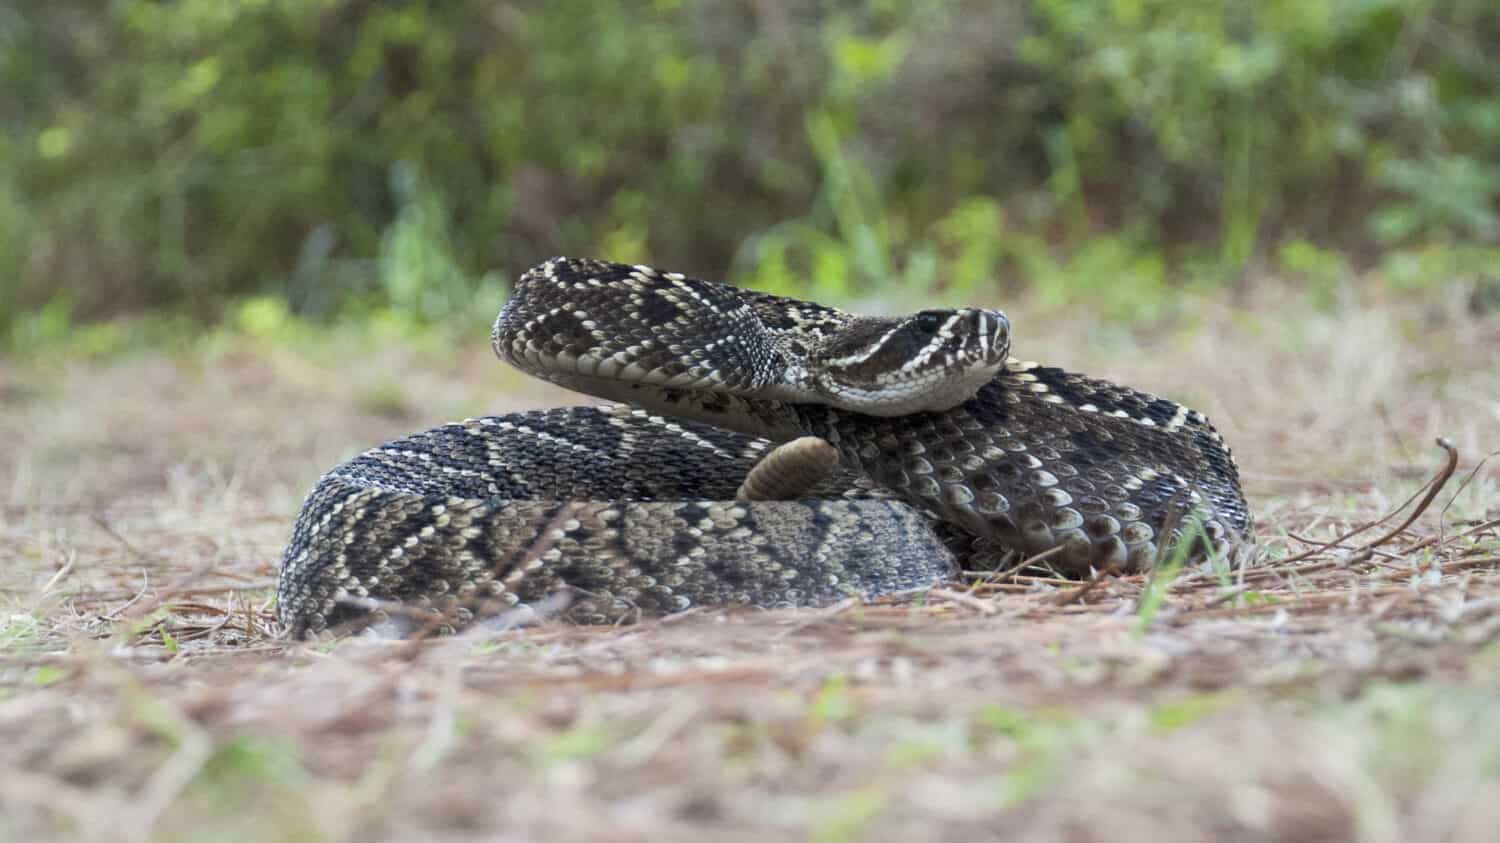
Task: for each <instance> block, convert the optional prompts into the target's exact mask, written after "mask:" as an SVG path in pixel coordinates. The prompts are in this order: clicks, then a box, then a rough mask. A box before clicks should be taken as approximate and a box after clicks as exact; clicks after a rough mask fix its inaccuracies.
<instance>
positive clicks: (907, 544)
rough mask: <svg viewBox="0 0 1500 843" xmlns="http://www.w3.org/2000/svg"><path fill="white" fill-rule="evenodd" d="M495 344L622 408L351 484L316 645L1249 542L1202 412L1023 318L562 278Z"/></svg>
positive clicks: (465, 430) (492, 425)
mask: <svg viewBox="0 0 1500 843" xmlns="http://www.w3.org/2000/svg"><path fill="white" fill-rule="evenodd" d="M492 344H493V346H494V348H495V351H496V353H497V354H498V355H499V356H500V357H501V358H502V359H504V360H507V361H508V362H510V363H512V364H515V365H517V366H519V367H520V368H522V369H523V370H525V371H528V372H530V373H531V374H534V375H537V376H539V377H542V378H545V379H547V380H550V381H552V382H554V383H557V384H560V385H562V386H566V387H569V388H572V389H576V390H579V391H584V392H588V393H590V394H593V395H595V396H598V397H602V398H606V399H610V400H614V401H620V402H623V403H618V404H606V405H600V406H586V407H572V408H563V409H554V410H541V411H533V412H525V413H514V414H510V415H504V416H495V417H487V418H477V419H470V420H468V421H464V422H457V423H453V424H448V425H443V426H441V427H437V428H434V429H432V430H428V431H425V432H422V433H417V434H413V435H411V436H407V437H405V438H402V439H398V440H395V441H393V442H390V443H387V444H385V445H382V446H380V447H378V448H375V449H373V450H370V451H368V452H366V453H364V454H362V455H360V456H358V457H355V458H354V459H352V460H350V461H349V462H346V463H344V464H343V465H340V466H338V467H337V468H335V469H333V470H332V471H331V472H329V473H328V474H327V475H325V476H324V477H323V478H322V479H321V480H320V481H319V482H318V484H317V486H316V487H315V488H314V489H313V491H312V492H311V494H310V495H309V496H308V498H307V500H306V502H305V503H304V504H303V507H302V511H301V514H300V516H299V517H298V519H297V523H296V525H295V527H294V529H293V533H292V538H291V541H290V543H289V545H288V547H287V549H286V552H285V555H284V557H283V560H282V564H281V576H280V582H279V585H278V590H277V599H278V608H279V612H280V617H281V620H282V621H283V623H285V624H286V625H287V627H288V628H289V630H290V631H291V632H292V634H294V635H304V634H307V633H311V632H318V631H321V630H324V629H327V628H330V627H332V626H336V625H339V624H340V623H341V622H343V621H346V620H352V619H355V618H359V617H363V616H365V615H366V614H367V613H368V612H369V610H370V609H371V608H372V607H374V608H377V609H378V608H382V607H389V606H391V605H394V604H400V605H401V606H402V607H403V611H406V612H411V611H413V610H416V611H427V612H431V613H432V614H433V615H434V616H435V617H438V618H441V619H442V622H443V623H445V624H446V623H460V624H461V623H463V622H466V621H468V620H470V619H472V617H473V616H474V614H475V613H476V612H480V611H489V610H493V609H496V608H503V607H508V606H516V605H532V604H535V603H536V602H537V601H539V600H542V599H543V598H546V597H548V596H549V595H554V594H557V593H560V592H564V593H566V594H567V595H569V597H570V599H569V601H568V605H567V607H566V609H565V610H563V613H564V616H565V617H567V618H568V619H571V620H576V621H583V622H611V621H619V620H626V619H631V618H633V617H636V616H638V615H641V614H647V615H652V614H662V613H668V612H673V611H677V610H681V609H685V608H688V607H690V606H705V605H719V604H741V605H755V606H810V605H826V604H829V603H832V602H835V601H837V600H840V599H842V598H845V597H847V596H850V595H858V596H864V597H872V596H877V595H881V594H887V593H891V592H896V591H902V590H910V589H918V588H923V587H927V586H931V585H933V584H934V583H936V582H939V581H941V580H943V579H945V578H948V577H951V576H952V575H953V574H954V573H955V572H956V565H957V564H958V562H960V561H961V562H963V563H964V564H965V565H968V564H969V563H970V561H971V560H975V559H988V560H990V561H992V562H993V561H995V560H997V559H1000V558H1002V557H1006V555H1007V554H1008V557H1007V558H1011V559H1014V558H1016V557H1018V556H1020V555H1028V554H1038V553H1043V552H1049V551H1050V553H1048V556H1049V557H1050V558H1049V559H1048V564H1050V565H1051V566H1052V567H1053V568H1054V569H1055V570H1058V571H1060V572H1063V573H1068V574H1074V575H1077V574H1082V573H1086V572H1087V571H1088V570H1089V569H1090V568H1114V569H1118V570H1138V569H1142V568H1146V567H1149V566H1150V565H1151V564H1153V562H1154V561H1155V560H1157V559H1158V558H1160V557H1161V556H1162V555H1163V554H1164V553H1167V552H1168V551H1170V550H1171V549H1172V548H1174V547H1178V546H1181V547H1183V548H1195V549H1197V550H1201V549H1202V548H1204V547H1211V546H1218V545H1221V544H1222V543H1223V542H1224V541H1225V540H1226V538H1228V537H1230V536H1232V535H1237V534H1240V533H1242V532H1243V531H1245V530H1246V529H1247V528H1248V526H1249V521H1250V517H1249V513H1248V509H1247V507H1246V504H1245V499H1244V496H1243V495H1242V493H1241V491H1240V487H1239V479H1238V472H1237V469H1236V467H1235V464H1234V461H1233V459H1232V457H1231V456H1230V453H1229V450H1228V448H1227V447H1226V446H1225V444H1224V442H1223V440H1222V439H1221V437H1220V436H1219V435H1218V433H1217V432H1215V430H1214V428H1213V426H1212V425H1210V424H1209V422H1208V420H1207V419H1206V418H1205V417H1204V416H1203V415H1202V414H1200V413H1198V412H1197V411H1194V410H1190V409H1188V408H1186V407H1184V406H1182V405H1180V404H1177V403H1176V402H1173V401H1169V400H1167V399H1164V398H1157V397H1156V396H1153V395H1150V394H1146V393H1142V392H1137V391H1135V390H1132V389H1129V388H1127V387H1123V386H1119V385H1117V384H1113V383H1110V382H1107V381H1102V380H1095V379H1090V378H1086V377H1083V376H1081V375H1077V374H1072V373H1069V372H1065V371H1062V370H1060V369H1056V368H1052V367H1047V366H1041V365H1038V364H1035V363H1030V362H1022V361H1019V360H1016V359H1014V358H1011V357H1009V348H1010V323H1009V322H1008V321H1007V319H1006V317H1005V316H1004V314H1002V313H1000V312H999V311H992V310H984V309H977V308H960V309H945V310H925V311H922V312H919V313H917V314H914V315H912V316H907V317H900V318H871V317H858V316H852V315H850V314H846V313H843V312H841V311H838V310H834V309H832V308H828V307H823V306H821V305H817V304H812V303H809V302H801V301H796V300H793V299H787V298H780V297H776V296H772V295H768V294H764V293H758V292H753V291H748V290H742V289H738V288H735V287H730V286H727V285H723V284H718V283H713V282H709V281H703V280H698V279H694V278H688V277H685V276H683V275H680V274H677V273H668V272H664V271H661V270H657V269H654V268H651V267H646V266H628V265H623V264H613V263H605V262H602V261H594V260H579V259H570V258H555V259H553V260H550V261H547V262H545V263H543V264H540V265H539V266H537V267H535V268H533V269H532V270H530V271H528V272H527V273H525V274H524V275H523V276H522V277H521V278H520V279H519V280H518V281H517V283H516V286H515V289H514V291H513V294H512V297H511V299H510V301H508V302H507V304H506V306H505V307H504V309H503V310H502V311H501V312H500V315H499V317H498V318H497V320H496V322H495V326H494V330H493V333H492ZM804 436H811V437H816V438H818V439H821V440H824V441H825V442H827V443H829V444H831V445H832V452H834V453H836V457H837V459H836V462H837V465H836V466H833V467H831V469H830V470H829V471H828V472H827V473H826V476H823V477H821V479H819V478H818V476H817V474H816V473H814V476H813V479H809V480H798V481H795V482H792V483H791V484H790V487H789V488H782V489H780V490H779V491H777V492H773V493H772V494H773V495H775V496H777V497H789V498H794V499H791V500H743V499H736V498H735V495H736V492H737V491H742V490H741V489H740V486H741V482H742V481H744V480H745V478H746V477H747V475H750V474H751V472H752V469H753V468H754V467H755V466H756V465H757V463H760V462H761V461H762V459H763V458H764V457H765V456H766V455H767V454H768V453H771V452H772V448H773V445H774V443H776V442H783V441H787V440H791V439H794V438H797V437H804ZM825 448H826V446H825ZM790 461H791V462H792V463H797V462H798V461H799V460H798V459H797V458H791V459H790ZM752 485H753V484H752ZM769 485H770V486H771V487H776V486H777V485H778V484H777V482H775V481H774V479H773V482H771V483H770V484H769ZM781 485H783V486H785V485H786V484H785V483H783V484H781ZM752 497H753V495H752ZM1186 514H1191V515H1192V519H1193V520H1192V521H1191V522H1189V521H1188V520H1185V519H1184V515H1186ZM1189 523H1191V524H1198V525H1200V526H1201V529H1194V530H1191V531H1188V530H1185V529H1184V524H1189ZM1190 543H1191V544H1190ZM377 614H378V613H377Z"/></svg>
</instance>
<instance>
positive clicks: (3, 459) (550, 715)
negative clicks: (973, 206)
mask: <svg viewBox="0 0 1500 843" xmlns="http://www.w3.org/2000/svg"><path fill="white" fill-rule="evenodd" d="M1011 315H1012V321H1013V323H1014V324H1015V325H1016V328H1017V338H1016V350H1017V352H1018V353H1019V354H1021V355H1023V356H1025V357H1028V358H1034V359H1040V360H1045V361H1047V362H1050V363H1056V364H1059V365H1063V366H1066V367H1068V368H1074V369H1078V370H1081V371H1086V372H1088V373H1090V374H1094V375H1099V376H1105V377H1111V378H1115V379H1118V380H1121V381H1123V382H1126V383H1129V384H1131V385H1134V386H1137V387H1140V388H1144V389H1148V390H1151V391H1154V392H1159V393H1162V394H1165V395H1169V396H1172V397H1174V398H1177V399H1179V400H1182V401H1184V402H1186V403H1189V404H1191V405H1193V406H1195V407H1197V408H1199V409H1202V410H1204V411H1206V412H1208V413H1209V415H1210V416H1211V418H1213V420H1214V421H1215V423H1216V424H1217V425H1218V427H1219V428H1220V430H1221V431H1222V432H1223V433H1224V435H1225V436H1226V438H1227V439H1228V440H1229V442H1230V443H1231V444H1232V445H1233V446H1234V449H1235V452H1236V455H1237V457H1238V459H1239V462H1240V464H1241V467H1242V469H1243V472H1244V479H1245V486H1246V490H1247V492H1248V494H1249V496H1250V499H1251V503H1252V506H1253V507H1254V509H1255V512H1256V516H1257V540H1258V547H1259V552H1258V553H1257V554H1253V555H1251V556H1250V557H1249V558H1248V559H1247V560H1245V561H1246V564H1245V565H1244V566H1242V567H1238V568H1235V569H1228V568H1225V567H1220V568H1218V569H1214V568H1204V569H1189V570H1187V571H1184V572H1182V573H1181V574H1180V575H1179V576H1178V577H1177V578H1175V579H1169V578H1166V577H1161V578H1158V579H1157V580H1154V581H1153V580H1148V579H1146V578H1143V577H1127V578H1120V579H1103V580H1100V581H1097V582H1092V583H1078V582H1067V581H1061V580H1055V579H1051V578H1048V577H1046V576H1044V575H1036V574H1018V575H1015V576H1011V577H1008V578H1004V579H1001V580H996V581H988V582H979V581H973V582H960V583H954V584H952V585H951V586H949V587H947V588H944V589H940V590H938V591H935V592H933V593H931V594H928V595H925V596H923V597H921V598H913V599H909V600H905V601H902V602H893V603H887V604H876V605H845V606H838V607H834V608H831V609H828V610H820V611H781V612H755V611H732V612H731V611H709V612H698V613H689V614H687V615H683V616H678V617H674V618H671V619H668V620H665V621H655V622H647V623H641V624H638V625H635V626H631V627H621V628H579V627H567V626H562V625H557V624H548V623H543V624H540V625H537V626H532V627H526V628H520V629H509V630H496V629H487V630H476V631H474V632H472V633H469V634H464V635H460V636H453V637H447V638H439V639H430V640H391V639H381V638H375V637H360V638H351V639H344V640H339V641H321V642H314V643H293V642H288V641H285V640H283V639H281V638H279V637H278V630H277V628H276V626H275V623H274V620H273V614H272V606H271V600H272V593H273V585H274V581H275V574H276V571H275V564H276V561H277V558H278V555H279V553H280V550H281V546H282V544H283V542H284V541H285V539H286V537H287V534H288V532H289V530H290V525H291V521H292V519H293V517H294V515H295V513H296V511H297V506H298V504H299V502H300V500H301V496H302V495H303V494H305V493H306V491H307V490H308V489H309V488H310V487H311V485H312V483H313V481H314V480H315V479H316V478H317V476H318V474H319V473H320V472H321V471H322V470H324V469H326V468H328V467H330V466H332V465H333V464H334V463H336V462H337V461H339V460H340V459H343V458H346V457H348V456H351V455H352V454H354V453H357V452H358V451H360V450H362V449H364V448H366V447H369V446H370V445H373V444H375V443H377V442H379V441H382V440H383V439H386V438H390V437H393V436H396V435H399V434H401V433H404V432H407V431H411V430H415V429H419V428H421V427H425V426H428V425H430V424H434V423H438V422H441V421H448V420H453V419H458V418H463V417H465V416H474V415H482V414H485V413H492V412H499V411H504V410H510V409H517V408H522V407H533V406H543V405H547V404H553V403H559V402H562V401H569V400H575V401H576V400H579V399H575V398H570V397H569V396H565V395H562V394H559V393H556V392H552V391H549V389H548V388H547V387H545V386H543V385H539V384H533V383H530V382H527V381H525V380H523V379H521V378H520V376H518V375H515V374H512V373H510V372H507V371H506V370H505V369H504V368H503V367H502V366H501V365H500V364H499V363H497V362H495V361H494V360H493V358H492V357H491V356H490V354H489V352H488V348H487V345H486V343H485V331H486V326H485V325H484V324H482V323H483V321H484V320H482V319H479V320H476V328H475V330H474V331H473V337H472V339H471V340H469V341H467V342H466V343H465V344H463V347H461V348H456V347H454V346H453V345H450V344H446V343H441V342H434V341H431V340H402V339H399V338H395V337H392V336H371V335H368V333H367V332H365V333H362V332H357V331H353V330H339V331H335V332H333V333H332V334H328V335H320V336H302V335H297V336H291V337H275V338H266V337H262V338H256V337H253V336H245V335H241V334H224V335H214V336H211V337H208V338H204V339H201V340H195V341H192V342H184V343H181V344H179V345H178V346H177V347H175V348H155V349H147V350H129V351H123V352H120V353H117V354H109V355H105V356H102V357H100V356H94V357H88V356H70V355H61V356H51V355H40V356H37V357H35V358H34V359H27V360H24V361H17V360H12V361H0V449H3V450H0V744H3V745H4V746H5V747H6V751H5V752H4V754H3V757H0V839H18V840H19V839H40V838H64V839H75V838H77V839H97V838H107V839H111V840H114V839H124V840H195V841H196V840H240V839H245V840H250V839H285V840H289V839H296V840H320V839H324V840H337V839H349V838H358V839H364V840H428V839H430V840H467V839H475V840H477V839H486V840H535V839H594V840H621V841H626V840H652V841H662V840H677V839H705V838H710V837H711V838H722V839H727V840H737V839H743V840H752V839H753V840H779V839H787V840H797V839H811V840H815V841H845V840H862V839H874V840H883V839H902V840H928V839H930V840H953V839H963V838H972V837H976V836H978V837H983V838H986V839H989V838H994V839H1007V840H1009V839H1015V840H1070V841H1094V840H1097V841H1131V840H1148V839H1149V840H1161V839H1183V840H1186V839H1194V840H1204V839H1215V840H1220V839H1222V840H1266V839H1273V840H1306V841H1314V840H1319V841H1321V840H1351V841H1354V840H1358V841H1418V840H1444V841H1489V840H1493V839H1495V829H1496V828H1500V718H1497V717H1496V716H1495V713H1496V711H1497V710H1500V709H1497V703H1500V643H1497V641H1500V457H1497V458H1491V459H1489V460H1488V461H1487V462H1486V461H1485V460H1486V457H1487V455H1489V454H1491V452H1494V451H1496V450H1497V449H1500V320H1497V319H1496V318H1495V315H1494V314H1493V313H1490V314H1473V313H1470V312H1469V311H1468V310H1466V309H1465V307H1464V304H1463V302H1462V301H1461V300H1460V299H1459V298H1458V297H1455V298H1454V299H1453V300H1452V301H1447V300H1442V301H1430V302H1426V303H1419V304H1413V303H1406V304H1403V305H1400V306H1397V305H1394V304H1389V303H1381V302H1363V303H1360V302H1345V303H1343V304H1342V305H1340V306H1338V307H1336V308H1335V309H1333V310H1332V311H1319V310H1316V309H1312V308H1310V307H1308V306H1307V304H1306V303H1305V302H1302V301H1300V300H1298V299H1296V298H1295V297H1293V296H1288V295H1273V294H1265V295H1263V296H1262V297H1260V298H1257V299H1254V300H1239V301H1233V302H1231V301H1221V302H1213V303H1207V304H1205V305H1204V306H1203V307H1201V308H1194V309H1192V310H1191V311H1185V312H1184V313H1183V314H1181V315H1180V316H1179V317H1177V318H1174V319H1171V320H1168V321H1166V322H1164V323H1163V324H1161V325H1158V326H1157V327H1156V328H1154V329H1153V330H1151V331H1149V332H1136V333H1127V332H1124V331H1121V330H1118V329H1113V328H1111V327H1110V326H1109V325H1107V324H1103V323H1099V322H1089V323H1087V324H1086V325H1085V326H1083V327H1080V325H1079V322H1078V321H1077V319H1071V318H1070V319H1069V320H1066V322H1065V320H1062V319H1059V318H1057V317H1056V316H1055V315H1054V316H1048V315H1041V314H1033V315H1027V314H1025V313H1016V312H1014V311H1012V314H1011ZM1440 436H1441V437H1445V438H1446V441H1447V442H1449V443H1450V444H1451V446H1452V451H1451V454H1452V455H1453V457H1454V458H1455V459H1456V462H1455V463H1453V464H1452V465H1451V471H1450V470H1449V469H1450V466H1449V459H1450V451H1449V450H1447V449H1445V448H1443V447H1439V446H1438V445H1437V444H1435V440H1436V439H1437V438H1438V437H1440ZM1428 491H1431V492H1433V494H1431V495H1427V494H1426V492H1428ZM1424 504H1425V506H1424ZM1418 510H1420V511H1421V512H1420V515H1419V517H1417V518H1416V519H1415V521H1414V522H1412V523H1411V524H1410V525H1409V526H1408V527H1406V528H1405V529H1401V528H1402V525H1403V523H1404V522H1406V521H1407V520H1408V517H1409V516H1411V515H1412V514H1414V513H1415V512H1417V511H1418ZM1361 527H1363V528H1365V529H1363V531H1359V532H1355V531H1356V530H1359V528H1361ZM1351 533H1352V535H1350V534H1351Z"/></svg>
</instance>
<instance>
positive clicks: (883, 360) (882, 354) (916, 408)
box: [807, 307, 1010, 416]
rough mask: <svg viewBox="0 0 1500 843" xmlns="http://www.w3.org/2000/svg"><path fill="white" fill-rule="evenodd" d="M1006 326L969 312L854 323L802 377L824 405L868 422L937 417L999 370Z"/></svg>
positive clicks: (995, 317) (992, 313)
mask: <svg viewBox="0 0 1500 843" xmlns="http://www.w3.org/2000/svg"><path fill="white" fill-rule="evenodd" d="M1009 352H1010V320H1008V319H1006V318H1005V314H1004V313H1001V312H1000V311H998V310H987V309H984V308H975V307H960V308H948V309H934V310H922V311H918V312H916V313H913V314H912V315H910V316H900V317H895V318H859V319H857V320H855V321H854V322H853V323H852V324H850V325H849V326H848V327H847V329H846V330H843V331H840V332H838V333H837V334H835V335H834V336H832V337H830V338H829V339H828V340H827V342H825V343H824V344H823V345H822V346H821V347H820V348H818V349H817V350H816V351H815V352H814V353H813V354H812V355H811V356H810V357H811V359H810V360H809V364H810V365H808V366H807V377H808V378H809V380H810V381H811V386H812V388H813V390H814V391H815V392H817V393H818V394H819V398H820V399H821V400H822V401H823V402H824V403H827V404H829V405H831V406H835V407H842V408H844V409H847V410H853V411H855V412H859V413H865V414H867V415H872V416H901V415H906V414H908V413H919V412H926V411H934V412H936V411H942V410H947V409H950V408H952V407H955V406H957V405H959V404H962V403H963V402H964V401H967V400H968V399H969V398H971V397H973V395H974V393H975V392H976V391H977V390H978V389H979V388H980V387H982V386H984V385H985V384H986V383H989V382H990V381H991V380H992V379H994V377H995V375H997V374H999V372H1000V370H1001V369H1002V368H1003V367H1004V366H1005V360H1006V357H1007V355H1008V354H1009Z"/></svg>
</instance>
